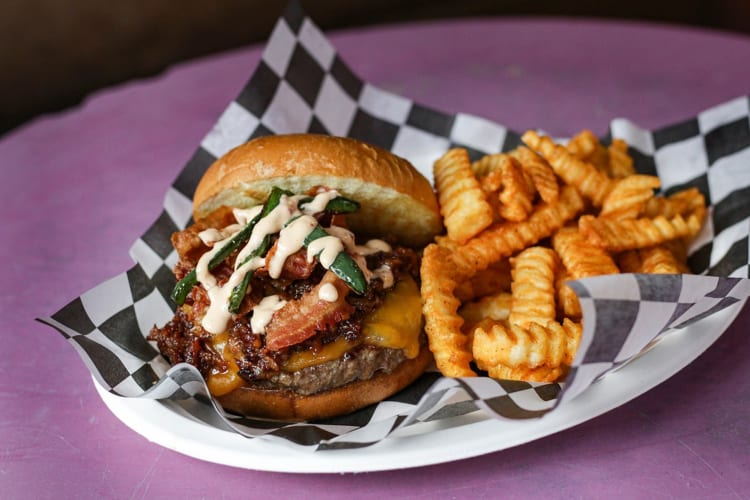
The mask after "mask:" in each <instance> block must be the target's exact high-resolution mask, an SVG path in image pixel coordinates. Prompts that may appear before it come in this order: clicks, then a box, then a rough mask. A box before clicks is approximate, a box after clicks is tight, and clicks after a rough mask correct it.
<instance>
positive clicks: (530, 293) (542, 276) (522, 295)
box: [508, 246, 559, 328]
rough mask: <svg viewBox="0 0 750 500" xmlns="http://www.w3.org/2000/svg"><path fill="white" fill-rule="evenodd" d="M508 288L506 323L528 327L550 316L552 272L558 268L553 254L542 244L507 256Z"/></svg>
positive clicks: (553, 317) (552, 308)
mask: <svg viewBox="0 0 750 500" xmlns="http://www.w3.org/2000/svg"><path fill="white" fill-rule="evenodd" d="M510 263H511V266H512V269H511V275H512V277H513V281H511V284H510V288H511V292H512V294H513V302H512V305H511V308H510V315H509V317H508V323H510V324H511V325H513V326H519V327H521V328H528V327H529V325H530V324H531V323H538V324H540V325H544V324H546V323H547V322H548V321H551V320H554V319H555V317H556V309H555V275H556V274H557V270H558V268H559V263H558V260H557V254H555V252H554V251H553V250H552V249H550V248H545V247H539V246H536V247H529V248H527V249H525V250H524V251H522V252H521V253H519V254H518V255H517V256H516V257H513V258H512V259H511V260H510Z"/></svg>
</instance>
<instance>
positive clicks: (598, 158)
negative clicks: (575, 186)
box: [565, 130, 609, 175]
mask: <svg viewBox="0 0 750 500" xmlns="http://www.w3.org/2000/svg"><path fill="white" fill-rule="evenodd" d="M565 149H567V150H568V151H570V153H571V154H572V155H573V156H575V157H576V158H578V159H580V160H583V161H585V162H587V163H590V164H592V165H593V166H595V167H596V168H597V169H598V170H601V171H602V172H605V173H607V175H609V170H608V167H609V151H608V149H607V148H606V147H604V146H603V145H602V143H601V142H599V138H598V137H597V136H596V135H595V134H594V133H593V132H592V131H590V130H582V131H581V132H579V133H578V134H576V135H574V136H573V137H572V138H571V139H570V140H569V141H568V143H567V144H566V145H565Z"/></svg>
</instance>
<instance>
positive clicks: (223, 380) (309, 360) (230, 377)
mask: <svg viewBox="0 0 750 500" xmlns="http://www.w3.org/2000/svg"><path fill="white" fill-rule="evenodd" d="M421 332H422V298H421V296H420V293H419V287H417V284H416V283H415V282H414V280H413V279H411V277H407V278H406V279H403V280H401V281H400V282H398V283H397V284H396V286H395V287H394V288H393V290H391V291H390V292H389V293H388V294H387V295H386V296H385V299H384V300H383V303H382V304H381V307H380V308H378V310H377V311H375V312H374V313H373V314H371V315H369V316H368V317H367V318H365V320H364V321H363V323H362V336H361V338H360V339H359V340H358V341H354V342H350V341H347V340H346V339H343V338H339V339H336V340H335V341H333V342H331V343H329V344H326V345H325V346H323V347H322V348H320V349H316V350H309V351H304V352H298V353H294V354H292V355H291V356H289V358H288V359H287V360H286V361H285V362H284V364H283V366H282V369H283V370H284V371H286V372H293V371H298V370H301V369H303V368H306V367H308V366H315V365H319V364H322V363H326V362H328V361H333V360H335V359H338V358H340V357H341V356H343V355H344V354H345V353H346V352H347V351H349V350H351V349H353V348H355V347H357V346H359V345H361V344H369V345H373V346H376V347H382V348H389V349H403V350H404V354H405V355H406V357H407V358H409V359H413V358H415V357H417V356H418V355H419V349H420V345H419V335H420V333H421ZM227 339H228V335H227V333H221V334H219V335H215V336H214V337H213V339H212V340H211V346H212V348H213V349H214V351H215V352H217V353H220V354H221V355H222V357H223V358H224V360H225V361H226V362H227V366H228V370H227V371H225V372H218V371H215V372H213V371H212V372H211V373H210V374H209V376H208V388H209V390H210V391H211V394H213V395H215V396H221V395H223V394H227V393H229V392H231V391H232V390H234V389H236V388H238V387H240V386H242V384H243V383H244V382H243V380H242V378H241V377H240V376H239V373H238V372H239V368H238V367H237V363H236V362H235V360H234V357H233V355H232V352H231V350H230V349H229V345H228V343H227Z"/></svg>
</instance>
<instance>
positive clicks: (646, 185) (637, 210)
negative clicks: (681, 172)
mask: <svg viewBox="0 0 750 500" xmlns="http://www.w3.org/2000/svg"><path fill="white" fill-rule="evenodd" d="M660 186H661V182H660V181H659V178H658V177H656V176H654V175H640V174H636V175H631V176H629V177H624V178H622V179H618V180H617V181H615V184H614V187H613V188H612V190H611V191H610V192H609V194H607V197H606V198H604V202H603V203H602V209H601V211H600V212H599V216H600V217H610V218H613V219H635V218H637V217H638V216H639V215H641V214H642V213H643V212H644V210H645V208H646V204H647V203H648V201H649V200H650V199H652V198H653V197H654V189H657V188H658V187H660Z"/></svg>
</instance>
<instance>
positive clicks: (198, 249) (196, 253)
mask: <svg viewBox="0 0 750 500" xmlns="http://www.w3.org/2000/svg"><path fill="white" fill-rule="evenodd" d="M233 222H234V215H232V210H231V209H230V208H227V207H221V208H219V209H217V210H215V211H214V212H212V213H211V214H210V215H208V216H207V217H206V218H205V219H201V220H199V221H197V222H196V223H195V224H192V225H190V226H188V227H187V228H185V229H183V230H182V231H177V232H176V233H172V237H171V240H172V246H174V248H175V250H177V255H179V256H180V260H181V261H186V262H188V263H190V265H191V266H192V267H195V265H196V264H197V263H198V259H200V257H201V255H203V254H204V253H205V252H207V251H208V247H207V246H206V245H204V244H203V241H201V239H200V237H199V236H198V234H199V233H200V232H201V231H203V230H204V229H208V228H210V227H227V226H228V225H230V224H232V223H233Z"/></svg>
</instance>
